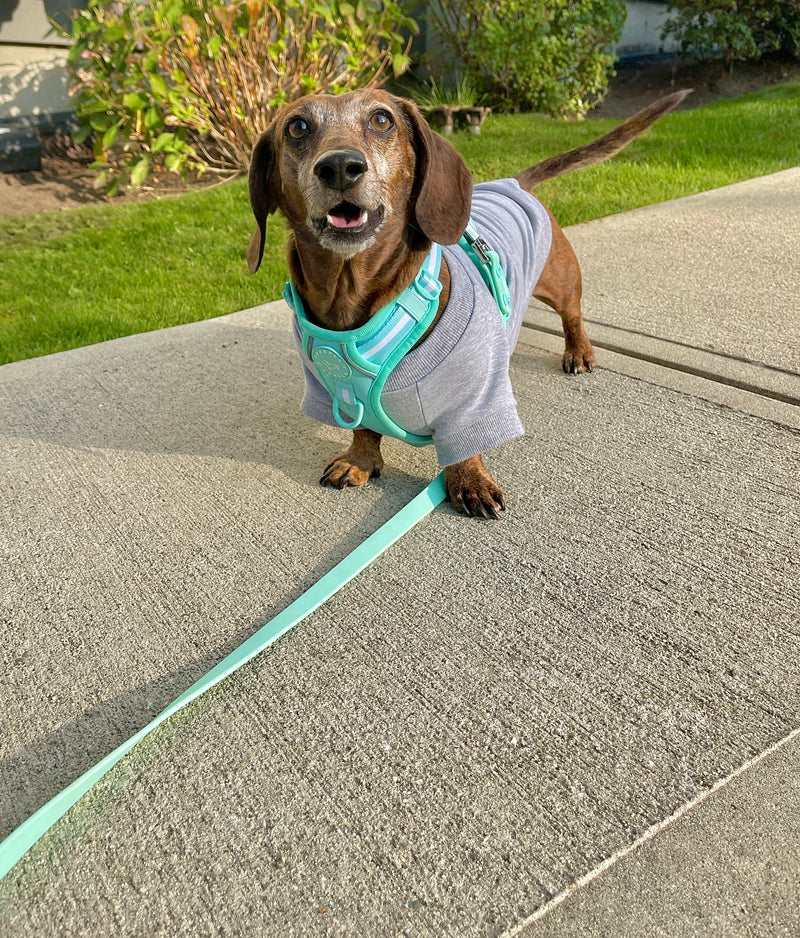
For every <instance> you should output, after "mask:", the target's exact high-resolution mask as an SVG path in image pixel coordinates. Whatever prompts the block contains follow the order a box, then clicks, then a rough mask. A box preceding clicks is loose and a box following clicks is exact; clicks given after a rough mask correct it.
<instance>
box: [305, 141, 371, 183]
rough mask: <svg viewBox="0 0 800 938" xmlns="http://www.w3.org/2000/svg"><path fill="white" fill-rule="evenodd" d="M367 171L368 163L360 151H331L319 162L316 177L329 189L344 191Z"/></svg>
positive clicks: (315, 169) (315, 171) (315, 168)
mask: <svg viewBox="0 0 800 938" xmlns="http://www.w3.org/2000/svg"><path fill="white" fill-rule="evenodd" d="M366 171H367V161H366V160H365V159H364V157H363V155H362V154H361V153H359V152H358V150H330V151H329V152H328V153H325V154H323V156H321V157H320V158H319V160H317V163H316V165H315V166H314V175H315V176H316V177H317V178H318V179H319V180H320V182H322V184H323V185H325V186H327V187H328V188H329V189H339V190H340V191H342V192H343V191H344V190H345V189H349V188H350V187H351V186H354V185H355V184H356V183H357V182H358V180H359V179H361V177H362V176H363V175H364V173H365V172H366Z"/></svg>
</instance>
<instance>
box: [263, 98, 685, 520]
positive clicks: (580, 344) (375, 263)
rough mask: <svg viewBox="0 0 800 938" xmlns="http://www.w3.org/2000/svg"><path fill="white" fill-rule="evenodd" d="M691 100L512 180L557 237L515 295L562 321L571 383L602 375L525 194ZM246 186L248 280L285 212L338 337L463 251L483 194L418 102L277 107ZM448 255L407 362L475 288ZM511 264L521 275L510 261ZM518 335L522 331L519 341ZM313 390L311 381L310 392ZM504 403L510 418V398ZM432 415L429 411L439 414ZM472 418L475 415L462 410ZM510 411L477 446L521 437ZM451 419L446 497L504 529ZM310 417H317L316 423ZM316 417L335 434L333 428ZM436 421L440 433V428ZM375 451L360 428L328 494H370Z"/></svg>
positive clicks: (559, 264)
mask: <svg viewBox="0 0 800 938" xmlns="http://www.w3.org/2000/svg"><path fill="white" fill-rule="evenodd" d="M688 93H689V92H688V91H680V92H677V93H675V94H672V95H669V96H668V97H665V98H662V99H661V100H660V101H657V102H656V103H655V104H652V105H650V106H649V107H646V108H644V109H643V110H641V111H640V112H638V113H637V114H635V115H634V116H633V117H632V118H630V119H629V120H627V121H625V122H624V123H623V124H621V125H620V126H619V127H617V128H615V129H614V130H613V131H612V132H611V133H609V134H607V135H605V136H604V137H601V138H600V139H598V140H596V141H594V142H593V143H590V144H588V145H586V146H583V147H579V148H577V149H575V150H572V151H570V152H569V153H565V154H562V155H560V156H557V157H553V158H551V159H548V160H545V161H543V162H541V163H538V164H536V165H535V166H533V167H531V168H530V169H526V170H524V171H523V172H521V173H519V174H518V175H517V176H516V181H517V183H519V186H517V185H516V183H513V182H512V181H510V180H507V181H505V183H506V184H511V185H512V186H513V187H514V192H516V191H517V190H519V192H520V193H521V195H520V196H519V198H517V197H516V196H515V195H514V193H512V196H513V198H517V201H521V200H522V199H525V200H527V202H526V203H525V204H523V206H522V208H523V211H525V212H528V214H530V215H532V213H534V211H535V210H536V211H539V212H540V215H541V218H543V219H544V229H547V228H549V231H547V230H543V234H542V237H543V238H545V239H546V240H545V243H546V246H547V253H546V256H545V259H544V260H543V261H541V262H540V266H539V268H536V274H535V276H536V279H535V280H534V281H532V282H525V281H524V277H517V281H519V282H518V283H516V284H515V285H514V287H513V289H512V293H513V292H514V289H516V290H517V292H519V290H520V289H523V288H524V289H525V290H527V293H524V294H520V296H519V297H518V298H517V305H518V306H520V305H521V308H522V309H523V310H524V307H525V306H527V303H528V301H529V299H530V293H531V286H533V289H532V293H533V295H534V296H535V297H536V298H537V299H540V300H542V301H543V302H545V303H546V304H548V305H549V306H551V307H552V308H553V309H555V310H556V311H557V312H558V313H559V315H560V316H561V320H562V324H563V329H564V337H565V351H564V355H563V358H562V366H563V369H564V371H565V372H567V373H570V374H580V373H581V372H585V371H591V370H592V367H593V366H594V365H595V355H594V351H593V349H592V345H591V343H590V341H589V338H588V336H587V335H586V331H585V329H584V324H583V316H582V313H581V305H580V301H581V275H580V269H579V266H578V262H577V259H576V257H575V254H574V252H573V250H572V248H571V246H570V244H569V242H568V241H567V238H566V237H565V235H564V233H563V231H562V230H561V228H559V226H558V224H557V223H556V222H555V220H554V219H553V218H552V215H550V213H549V212H547V210H546V209H544V208H543V207H542V206H541V205H540V203H538V202H537V200H535V199H534V198H533V196H531V195H529V194H528V193H529V191H530V190H531V189H532V188H533V187H534V186H536V185H537V184H538V183H540V182H542V181H543V180H545V179H549V178H551V177H553V176H558V175H560V174H562V173H566V172H569V171H571V170H575V169H579V168H581V167H583V166H588V165H590V164H592V163H596V162H599V161H601V160H604V159H607V158H608V157H610V156H613V155H614V154H615V153H618V152H619V151H620V150H621V149H622V148H623V147H625V146H626V145H627V144H628V143H630V142H631V141H632V140H633V139H634V138H635V137H637V136H638V135H639V134H640V133H642V131H644V130H645V129H646V128H647V127H649V126H650V125H651V124H652V123H653V122H654V121H655V120H657V119H658V118H659V117H661V116H662V115H663V114H666V113H667V112H668V111H670V110H672V109H673V108H674V107H676V106H677V105H678V104H679V103H680V102H681V101H682V100H683V98H684V97H685V96H686V95H687V94H688ZM489 186H491V184H489ZM249 188H250V201H251V205H252V209H253V213H254V215H255V217H256V221H257V224H258V227H257V229H256V231H255V233H254V235H253V238H252V240H251V242H250V245H249V248H248V254H247V258H248V263H249V267H250V271H251V272H252V273H255V271H256V270H257V269H258V267H259V265H260V263H261V258H262V255H263V251H264V239H265V231H266V222H267V217H268V216H269V215H270V214H271V213H273V212H275V211H280V212H281V213H282V214H283V215H284V217H285V218H286V220H287V222H288V224H289V228H290V234H289V238H288V245H287V250H288V264H289V271H290V275H291V278H292V282H293V284H294V286H295V289H296V294H297V296H299V298H300V301H301V302H302V304H303V307H304V310H305V315H306V316H307V318H308V321H310V322H311V323H313V324H315V325H316V326H317V327H323V328H324V329H328V330H334V331H338V332H342V333H343V334H344V333H347V334H350V333H351V332H352V331H353V330H359V329H361V328H362V327H365V326H366V324H368V323H369V321H370V319H371V317H373V316H374V315H375V314H376V313H377V312H378V311H380V310H382V309H383V308H384V307H385V306H386V304H389V303H391V301H393V300H394V299H395V298H396V297H397V296H398V295H399V294H401V292H402V291H403V290H405V289H406V288H407V287H409V286H410V285H411V284H412V282H414V281H415V277H417V274H418V271H419V270H420V267H421V265H423V264H424V263H425V261H426V258H428V257H429V252H431V250H432V244H434V243H436V244H439V245H445V246H446V245H455V244H456V243H457V242H458V241H459V239H460V238H461V236H462V234H463V233H464V230H465V227H466V225H467V223H468V221H469V218H470V211H471V205H472V204H473V201H474V200H476V199H477V195H478V190H479V189H481V187H480V186H479V187H476V188H475V192H474V193H473V183H472V177H471V175H470V173H469V170H468V169H467V167H466V165H465V164H464V162H463V161H462V159H461V157H460V156H459V154H458V153H457V151H456V150H455V148H454V147H453V146H452V145H451V144H450V143H449V142H448V141H446V140H445V139H444V138H443V137H441V136H440V135H438V134H436V133H434V132H433V131H431V130H430V128H429V127H428V124H427V123H426V122H425V120H424V118H423V117H422V115H421V114H420V112H419V111H418V110H417V108H416V107H415V105H414V104H412V103H411V102H410V101H406V100H404V99H402V98H398V97H395V96H393V95H390V94H388V93H385V92H382V91H378V90H364V91H356V92H351V93H348V94H343V95H340V96H330V95H311V96H307V97H304V98H300V99H299V100H297V101H295V102H293V103H291V104H288V105H286V106H284V107H282V108H281V109H280V111H279V112H278V114H277V116H276V117H275V119H274V121H273V122H272V123H271V124H270V126H269V128H268V130H267V131H266V132H265V133H264V134H262V136H261V137H260V138H259V140H258V142H257V144H256V146H255V150H254V153H253V159H252V163H251V167H250V176H249ZM505 188H506V189H508V185H506V187H505ZM523 190H525V191H523ZM484 195H485V194H484ZM488 204H489V211H488V216H487V217H488V218H490V219H492V218H494V217H498V218H500V217H501V215H502V212H501V211H500V209H499V208H498V210H497V213H496V215H495V213H494V210H493V209H492V208H491V205H492V204H493V203H491V202H490V203H488ZM537 207H538V208H537ZM479 233H480V234H482V232H479ZM517 237H518V235H517ZM487 240H488V239H487ZM501 240H502V239H501ZM488 246H489V247H491V248H494V247H496V246H497V245H495V244H493V243H490V244H489V245H488ZM452 250H459V249H447V248H445V249H444V257H443V259H442V260H441V268H440V270H439V271H438V280H439V282H440V283H441V287H442V289H441V293H440V295H439V301H438V309H437V311H436V313H435V319H434V321H433V324H432V325H431V326H430V328H428V329H427V331H426V332H425V334H424V336H422V338H421V339H419V341H418V342H417V343H416V345H415V347H414V349H413V350H412V352H411V355H412V356H413V355H418V354H420V353H421V352H422V351H425V346H426V343H435V336H436V334H437V331H438V330H439V329H444V319H445V318H446V310H447V309H448V302H449V301H450V299H451V293H452V295H453V296H455V293H454V292H453V291H455V289H456V287H457V286H458V284H463V283H468V284H469V283H471V280H470V281H468V280H465V279H464V275H463V274H459V278H460V279H458V282H456V278H455V273H456V271H455V267H454V264H455V261H454V257H455V255H454V254H453V253H452ZM448 251H450V253H448ZM511 264H512V267H513V258H512V262H511ZM451 274H452V276H451ZM515 276H516V275H515ZM473 279H476V278H474V277H473ZM459 289H461V287H459ZM469 289H470V290H472V287H471V286H470V288H469ZM475 290H476V291H478V290H479V287H475ZM454 305H455V303H454ZM498 316H499V314H498ZM440 319H441V320H442V322H441V323H440ZM519 319H520V321H521V315H520V317H519ZM518 328H519V323H517V326H516V329H517V332H518ZM458 329H461V326H458ZM296 334H297V330H296ZM299 341H300V340H299V339H298V342H299ZM448 341H449V340H448ZM453 341H455V340H453ZM478 345H479V346H480V342H479V343H478ZM429 347H431V348H432V347H433V345H430V346H429ZM470 354H471V356H472V357H470ZM504 354H506V355H507V354H510V350H508V349H507V350H506V352H505V353H504ZM492 355H493V353H491V354H490V352H489V351H487V350H486V349H481V348H480V347H479V348H477V349H473V351H472V352H471V353H469V354H467V356H466V358H465V359H464V361H465V362H467V364H466V365H465V366H464V367H466V369H467V370H468V371H470V372H472V371H473V370H475V368H478V369H480V367H482V362H483V359H484V358H487V359H488V358H492ZM492 360H493V361H494V358H492ZM500 360H501V361H506V368H505V370H506V372H507V360H506V359H504V358H501V359H500ZM476 363H477V364H476ZM492 367H494V366H492ZM309 380H311V379H310V378H309V376H308V374H307V387H308V381H309ZM487 380H488V379H487ZM492 380H495V379H494V378H493V379H492ZM497 380H500V379H497ZM465 381H466V379H465ZM457 383H460V382H457ZM501 383H502V380H501ZM466 384H468V382H467V383H466ZM466 384H465V387H466ZM387 386H388V385H387ZM317 392H319V386H317ZM439 393H440V394H441V388H440V389H439ZM459 393H460V390H459V389H458V388H453V394H452V396H453V398H454V401H455V403H454V404H453V405H452V406H451V407H450V411H452V410H453V407H454V406H456V404H457V403H458V394H459ZM445 396H448V394H447V391H446V390H445ZM508 397H509V399H510V400H511V408H512V410H513V407H514V405H513V398H511V397H510V391H509V392H508ZM381 400H383V398H381ZM424 406H425V407H427V408H429V409H430V408H432V407H433V406H434V405H433V404H427V403H426V404H424ZM463 406H464V407H468V408H469V407H473V406H476V405H475V402H474V401H470V400H467V401H465V402H464V404H463ZM486 406H487V407H489V405H488V404H487V405H486ZM491 406H493V407H499V406H500V405H494V404H493V405H491ZM503 406H504V407H506V410H504V411H503V413H504V414H506V413H507V412H508V413H509V414H511V415H510V416H507V420H506V422H507V423H509V426H510V427H511V429H510V430H507V431H506V432H505V436H503V435H501V434H499V432H498V433H493V427H492V422H493V421H492V417H491V413H489V411H491V407H489V411H487V413H488V414H489V415H488V416H480V418H479V419H478V418H476V420H477V422H478V423H479V424H480V426H481V427H482V428H483V430H484V431H485V432H484V435H483V436H482V437H481V439H483V440H488V441H489V444H488V445H496V440H500V441H501V442H502V441H503V440H504V439H506V438H511V437H513V436H518V435H520V432H521V425H520V429H515V427H516V423H515V421H516V422H517V423H518V418H517V417H516V412H515V410H513V413H511V411H508V407H507V406H506V405H505V404H503ZM304 409H306V408H305V407H304ZM450 411H448V414H449V416H448V419H449V421H450V424H451V425H454V426H456V428H457V429H456V431H455V432H452V433H450V437H449V440H450V441H451V442H452V440H453V439H456V440H457V441H458V444H457V445H455V446H451V445H450V443H449V442H448V443H447V444H446V445H445V444H442V451H443V452H445V453H446V454H449V455H448V456H445V457H444V458H443V456H442V451H440V448H439V445H438V444H437V452H438V453H439V457H440V461H442V462H447V463H449V464H447V465H446V468H445V483H446V487H447V491H448V493H449V496H450V499H451V501H452V503H453V505H454V506H455V508H456V509H457V510H459V511H463V512H465V513H466V514H469V515H476V516H480V517H484V518H497V517H499V514H498V512H500V511H502V510H504V509H505V499H504V496H503V493H502V491H501V490H500V488H499V487H498V486H497V484H496V483H495V481H494V479H493V478H492V476H491V475H490V473H489V471H488V470H487V469H486V467H485V465H484V463H483V459H482V457H481V453H482V452H483V451H485V449H487V448H488V445H482V446H481V448H480V451H474V452H472V451H469V450H468V449H465V448H464V447H469V445H470V442H469V440H467V437H469V434H465V433H464V432H462V430H461V429H459V428H458V426H457V424H458V421H457V419H456V420H455V423H454V417H453V415H452V413H450ZM307 412H312V413H313V415H315V416H318V414H317V413H316V411H313V410H312V411H308V410H307ZM319 419H325V420H327V422H330V423H333V421H332V420H331V419H330V417H329V416H327V417H321V416H320V417H319ZM503 419H506V418H503ZM498 420H499V421H500V422H502V419H501V418H498ZM430 422H431V423H432V425H433V437H434V442H436V432H437V426H438V425H437V423H436V420H431V421H430ZM441 422H442V425H444V423H445V420H444V417H443V418H442V421H441ZM349 425H351V426H355V423H353V424H349ZM408 429H409V430H411V431H414V428H412V427H408ZM442 432H444V431H442ZM448 432H449V431H448ZM465 440H466V442H465ZM380 441H381V434H380V433H378V432H376V431H375V430H371V429H367V428H366V427H364V426H357V427H356V428H355V429H354V430H353V440H352V443H351V445H350V447H349V448H348V449H347V450H346V451H345V452H343V453H342V454H341V455H339V456H337V457H336V458H335V459H334V460H333V461H332V462H331V463H330V464H329V465H328V466H327V468H326V469H325V472H324V475H323V477H322V479H321V482H322V484H323V485H332V486H336V487H338V488H344V487H345V486H356V485H363V484H364V483H365V482H367V480H368V479H369V478H371V477H374V476H377V475H379V474H380V470H381V468H382V467H383V458H382V456H381V451H380ZM474 446H475V444H473V449H474Z"/></svg>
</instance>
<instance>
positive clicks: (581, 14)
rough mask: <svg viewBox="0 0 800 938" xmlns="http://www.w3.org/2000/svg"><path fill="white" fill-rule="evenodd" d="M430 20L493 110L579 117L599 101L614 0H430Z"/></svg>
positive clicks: (621, 16)
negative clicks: (517, 110) (515, 110)
mask: <svg viewBox="0 0 800 938" xmlns="http://www.w3.org/2000/svg"><path fill="white" fill-rule="evenodd" d="M429 11H430V12H429V15H430V23H431V26H432V27H433V29H434V31H435V32H436V33H438V35H439V37H440V39H441V41H442V44H443V46H444V47H445V49H446V50H448V51H451V52H452V53H453V55H454V56H455V58H456V59H457V60H458V66H459V68H461V69H463V70H465V71H466V74H467V75H468V76H469V77H470V79H471V80H472V81H473V83H475V84H476V85H478V86H479V87H480V88H481V89H482V90H483V91H484V92H486V93H487V95H488V99H487V100H488V103H490V104H492V105H493V106H494V107H496V108H505V109H507V110H509V109H524V110H531V109H532V110H540V111H545V112H547V113H549V114H552V115H555V116H559V117H565V116H577V117H581V116H583V115H584V114H585V113H586V111H588V110H589V108H590V107H591V106H592V105H593V104H595V103H596V102H597V101H598V100H600V99H602V97H603V96H604V95H605V92H606V91H607V89H608V78H609V75H610V73H611V68H612V65H613V63H614V56H613V53H612V51H611V48H612V47H613V45H614V44H615V43H616V42H617V41H618V40H619V37H620V35H621V33H622V27H623V25H624V22H625V13H626V8H625V4H624V3H623V2H622V0H494V2H492V3H490V4H488V5H487V3H486V2H485V0H431V3H430V7H429Z"/></svg>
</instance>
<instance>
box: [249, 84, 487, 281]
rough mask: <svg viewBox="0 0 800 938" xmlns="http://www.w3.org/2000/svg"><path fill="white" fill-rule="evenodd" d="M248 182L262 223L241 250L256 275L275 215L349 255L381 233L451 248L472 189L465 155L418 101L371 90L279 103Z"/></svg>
mask: <svg viewBox="0 0 800 938" xmlns="http://www.w3.org/2000/svg"><path fill="white" fill-rule="evenodd" d="M249 185H250V204H251V206H252V208H253V214H254V215H255V217H256V222H257V225H258V227H257V229H256V231H255V233H254V235H253V237H252V239H251V241H250V246H249V248H248V252H247V260H248V264H249V267H250V271H251V272H252V273H255V271H256V270H258V267H259V265H260V263H261V258H262V256H263V253H264V238H265V234H266V224H267V217H268V216H269V215H270V214H271V213H273V212H275V211H280V212H281V213H282V214H283V215H284V216H285V217H286V219H287V221H288V223H289V226H290V227H291V229H292V231H293V232H294V235H295V240H296V242H299V243H302V242H303V241H307V240H308V239H312V241H313V242H314V243H315V245H318V246H319V247H321V248H323V249H324V250H326V251H330V252H332V253H334V254H337V255H339V256H341V257H344V258H349V257H353V256H355V255H356V254H359V253H360V252H362V251H364V250H366V249H368V248H370V247H372V246H373V245H375V244H376V243H378V241H379V240H383V239H400V238H402V237H408V238H409V240H410V241H411V242H412V243H415V242H416V243H417V244H419V243H422V242H425V241H426V240H427V241H438V242H439V243H440V244H454V243H455V242H456V241H458V239H459V238H460V237H461V235H462V234H463V233H464V228H465V227H466V224H467V221H468V219H469V212H470V201H471V193H472V177H471V175H470V173H469V170H468V169H467V167H466V166H465V164H464V162H463V160H462V159H461V157H460V156H459V154H458V153H457V151H456V150H455V148H454V147H452V146H451V145H450V143H448V142H447V141H446V140H445V139H444V138H443V137H440V136H439V135H438V134H436V133H434V132H433V131H432V130H431V129H430V128H429V127H428V124H427V123H426V121H425V119H424V118H423V117H422V115H421V114H420V112H419V111H418V109H417V108H416V106H415V105H414V104H412V103H411V102H410V101H406V100H404V99H403V98H397V97H395V96H394V95H390V94H387V93H386V92H382V91H376V90H365V91H354V92H349V93H348V94H343V95H335V96H334V95H309V96H307V97H304V98H300V99H299V100H297V101H295V102H293V103H292V104H289V105H286V106H284V107H283V108H281V109H280V111H279V112H278V114H277V115H276V117H275V119H274V120H273V122H272V123H271V124H270V126H269V128H268V129H267V130H266V131H265V132H264V133H263V134H262V135H261V137H260V138H259V140H258V142H257V143H256V146H255V149H254V151H253V159H252V162H251V165H250V177H249Z"/></svg>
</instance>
